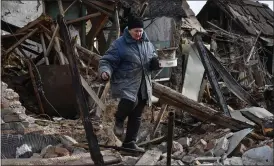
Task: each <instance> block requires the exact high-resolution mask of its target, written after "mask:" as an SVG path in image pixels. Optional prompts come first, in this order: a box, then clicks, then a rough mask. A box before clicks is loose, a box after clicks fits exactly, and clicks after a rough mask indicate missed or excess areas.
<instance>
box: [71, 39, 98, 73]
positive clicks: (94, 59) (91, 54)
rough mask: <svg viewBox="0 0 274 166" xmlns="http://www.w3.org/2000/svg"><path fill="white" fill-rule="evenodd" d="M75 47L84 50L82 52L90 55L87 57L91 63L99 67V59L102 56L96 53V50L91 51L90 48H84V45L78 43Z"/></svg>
mask: <svg viewBox="0 0 274 166" xmlns="http://www.w3.org/2000/svg"><path fill="white" fill-rule="evenodd" d="M75 47H76V48H77V50H78V51H80V52H82V53H84V54H86V55H88V56H87V58H86V59H88V61H90V62H91V64H92V65H93V66H94V67H95V68H97V67H98V64H99V60H100V58H101V56H100V55H98V54H96V53H94V52H92V51H90V50H88V49H86V48H84V47H82V46H80V45H78V44H76V45H75Z"/></svg>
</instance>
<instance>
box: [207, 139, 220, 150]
mask: <svg viewBox="0 0 274 166" xmlns="http://www.w3.org/2000/svg"><path fill="white" fill-rule="evenodd" d="M216 144H217V140H216V139H212V140H209V141H208V143H207V145H206V148H205V151H209V150H212V149H214V147H215V146H216Z"/></svg>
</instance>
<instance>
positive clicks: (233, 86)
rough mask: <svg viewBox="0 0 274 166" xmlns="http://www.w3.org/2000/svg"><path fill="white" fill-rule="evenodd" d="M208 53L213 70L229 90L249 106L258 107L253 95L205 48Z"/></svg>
mask: <svg viewBox="0 0 274 166" xmlns="http://www.w3.org/2000/svg"><path fill="white" fill-rule="evenodd" d="M207 52H208V54H209V60H210V62H211V63H212V65H213V67H214V68H215V70H216V71H217V72H218V73H219V74H220V77H222V79H223V80H224V82H225V84H226V86H227V87H228V88H229V90H230V91H231V92H232V93H233V94H234V95H235V96H237V97H238V98H239V99H241V100H242V101H245V102H247V103H248V104H249V105H251V106H256V107H258V106H259V104H258V103H257V102H256V101H255V99H253V97H252V96H251V95H250V94H249V93H248V92H246V91H245V90H244V89H243V88H242V86H241V85H240V84H239V83H238V82H237V81H236V80H235V79H234V78H233V77H232V76H231V75H230V74H229V72H228V71H227V70H226V69H225V67H223V66H222V64H221V63H220V62H219V61H218V59H217V58H215V56H214V55H212V53H211V52H210V51H209V50H207Z"/></svg>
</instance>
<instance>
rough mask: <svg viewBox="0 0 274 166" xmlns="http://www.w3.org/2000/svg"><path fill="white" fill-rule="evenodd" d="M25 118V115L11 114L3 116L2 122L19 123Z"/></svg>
mask: <svg viewBox="0 0 274 166" xmlns="http://www.w3.org/2000/svg"><path fill="white" fill-rule="evenodd" d="M26 117H27V115H25V114H16V113H12V114H8V115H5V116H3V120H4V121H5V122H6V123H8V122H21V121H23V120H25V119H26Z"/></svg>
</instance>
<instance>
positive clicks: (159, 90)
mask: <svg viewBox="0 0 274 166" xmlns="http://www.w3.org/2000/svg"><path fill="white" fill-rule="evenodd" d="M152 87H153V95H154V96H155V97H158V98H159V99H162V100H161V101H162V102H164V103H166V104H169V105H173V106H176V107H178V108H184V111H186V112H188V113H189V114H191V115H192V116H194V117H196V118H198V119H200V120H202V121H203V120H207V119H208V118H209V119H208V121H210V122H212V123H215V124H217V125H220V126H223V127H226V128H230V129H232V130H241V129H245V128H253V126H252V125H249V124H247V123H244V122H241V121H239V120H236V119H233V118H231V117H227V116H225V115H223V114H222V112H218V111H216V110H214V109H212V108H209V107H207V106H205V105H202V104H200V103H198V102H196V101H194V100H191V99H189V98H187V97H185V96H183V95H182V94H180V93H179V92H176V91H175V90H173V89H171V88H169V87H166V86H164V85H161V84H159V83H156V82H152Z"/></svg>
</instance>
